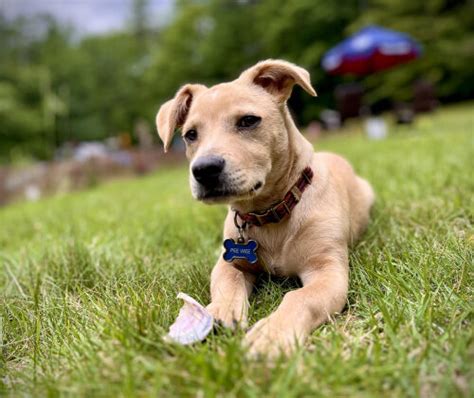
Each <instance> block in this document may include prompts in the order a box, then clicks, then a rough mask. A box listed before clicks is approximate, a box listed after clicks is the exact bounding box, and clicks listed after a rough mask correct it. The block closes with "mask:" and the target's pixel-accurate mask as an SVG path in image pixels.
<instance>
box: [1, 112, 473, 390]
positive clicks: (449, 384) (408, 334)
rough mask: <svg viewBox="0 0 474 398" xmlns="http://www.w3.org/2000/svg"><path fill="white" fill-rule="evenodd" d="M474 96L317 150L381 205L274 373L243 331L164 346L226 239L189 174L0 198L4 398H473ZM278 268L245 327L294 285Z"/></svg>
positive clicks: (215, 211)
mask: <svg viewBox="0 0 474 398" xmlns="http://www.w3.org/2000/svg"><path fill="white" fill-rule="evenodd" d="M472 105H473V104H466V105H463V106H457V107H453V108H445V109H443V110H440V111H438V112H437V113H435V114H434V115H432V116H423V117H420V118H419V119H418V120H417V122H416V124H415V125H413V126H410V127H397V128H395V127H393V128H392V134H391V136H390V138H389V139H387V140H385V141H378V142H375V141H368V140H367V139H365V138H364V137H363V135H362V134H360V133H358V132H357V131H355V132H353V133H352V134H349V133H347V132H346V133H343V134H339V135H336V136H334V137H332V138H327V139H324V140H321V141H320V142H318V143H317V144H316V147H317V148H318V149H324V150H331V151H335V152H338V153H341V154H343V155H344V156H346V157H347V158H349V159H350V160H351V162H352V163H353V164H354V166H355V168H356V170H357V171H358V172H359V174H361V175H362V176H364V177H366V178H367V179H368V180H369V181H371V183H372V184H373V186H374V188H375V190H376V192H377V203H376V207H375V209H374V213H373V221H372V223H371V225H370V228H369V230H368V232H367V233H366V235H365V237H364V239H363V241H361V242H360V244H359V245H358V246H357V247H356V248H355V249H354V250H353V251H352V254H351V258H350V260H351V284H350V294H349V300H348V304H347V307H346V310H345V311H344V313H343V314H341V315H340V316H338V317H337V318H335V319H334V321H333V322H330V323H328V324H326V325H324V326H322V327H321V328H319V329H318V330H317V331H315V332H314V333H313V335H312V336H311V339H310V341H309V342H308V347H307V348H306V350H305V351H304V352H300V353H298V354H296V355H295V356H294V357H292V358H290V359H289V360H285V361H282V362H279V363H277V364H275V365H274V366H273V367H269V366H268V364H266V363H264V362H263V363H262V362H253V361H249V360H246V359H245V358H244V357H243V352H242V350H241V348H240V345H239V343H240V341H241V338H242V333H237V334H236V335H233V334H231V333H229V332H226V331H223V330H221V331H219V333H216V334H214V335H213V336H211V337H210V338H209V339H208V340H207V341H206V342H205V343H204V344H199V345H195V346H193V347H185V348H183V347H177V346H172V345H169V344H166V343H164V342H163V341H162V340H161V337H162V336H163V334H164V333H165V332H166V331H167V329H168V327H169V325H170V324H171V323H172V322H173V320H174V318H175V317H176V315H177V313H178V310H179V308H180V306H181V303H179V302H177V300H176V299H175V297H176V294H177V293H178V292H179V291H183V292H186V293H189V294H191V295H192V296H194V297H196V298H197V299H198V300H200V301H201V302H203V303H208V301H209V292H208V291H209V275H210V270H211V268H212V266H213V265H214V262H215V260H216V257H217V255H218V253H219V251H220V246H221V223H222V221H223V217H224V214H225V209H224V208H223V207H209V206H205V205H202V204H200V203H197V202H195V201H194V200H193V199H192V198H191V195H190V193H189V188H188V183H187V169H186V167H184V166H183V167H182V168H179V169H170V170H163V171H160V172H158V173H156V174H154V175H152V176H148V177H146V178H141V179H137V180H126V181H118V182H113V183H109V184H106V185H103V186H100V187H98V188H96V189H92V190H88V191H85V192H79V193H71V194H66V195H63V196H57V197H54V198H49V199H45V200H42V201H40V202H37V203H17V204H14V205H11V206H9V207H7V208H4V209H0V226H1V228H0V267H1V268H0V270H1V271H0V396H1V395H12V396H19V395H39V396H45V395H49V396H57V395H71V394H72V395H79V396H92V395H100V396H103V395H106V396H131V395H138V396H160V397H166V396H184V397H187V396H189V397H195V396H198V397H203V396H206V397H207V396H216V395H219V396H239V397H260V396H264V395H266V396H272V397H276V396H278V397H287V396H288V397H290V396H298V397H299V396H306V397H310V396H327V397H334V396H351V397H361V396H364V397H365V396H374V397H375V396H377V397H379V396H384V397H385V396H393V397H400V396H422V397H434V396H441V397H448V396H449V397H453V396H468V395H470V394H472V393H473V380H474V371H473V363H474V345H473V324H472V320H473V289H474V281H473V274H474V273H473V248H474V232H473V225H472V224H473V220H474V218H473V217H474V216H473V214H474V211H473V210H474V200H473V198H474V178H473V170H474V163H473V162H474V160H473V159H474V112H472ZM354 129H355V130H357V128H356V127H354ZM267 279H268V278H267V277H262V283H260V284H259V287H258V289H257V290H256V292H255V294H254V295H253V298H252V301H251V312H250V314H251V319H250V321H251V323H253V322H254V321H256V320H257V319H259V318H260V317H262V316H264V315H267V314H269V313H270V311H272V309H274V308H275V307H276V306H277V305H278V303H279V301H280V300H281V298H282V296H283V294H284V293H285V291H287V290H289V289H292V288H294V287H295V284H294V283H293V282H291V281H281V280H278V281H276V280H267ZM471 396H472V395H471Z"/></svg>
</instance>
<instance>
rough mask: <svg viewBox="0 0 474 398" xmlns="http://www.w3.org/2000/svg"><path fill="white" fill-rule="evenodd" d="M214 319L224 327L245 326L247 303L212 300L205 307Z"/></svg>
mask: <svg viewBox="0 0 474 398" xmlns="http://www.w3.org/2000/svg"><path fill="white" fill-rule="evenodd" d="M206 309H207V311H209V313H210V314H211V315H212V316H213V317H214V319H215V320H216V321H218V322H219V323H221V324H222V325H224V326H225V327H228V328H231V329H235V328H236V327H241V328H246V327H247V305H246V304H245V303H244V304H239V303H236V302H232V301H218V302H212V303H211V304H209V305H208V306H207V307H206Z"/></svg>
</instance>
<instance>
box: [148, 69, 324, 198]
mask: <svg viewBox="0 0 474 398" xmlns="http://www.w3.org/2000/svg"><path fill="white" fill-rule="evenodd" d="M295 84H298V85H300V86H301V87H303V89H304V90H305V91H307V92H308V93H309V94H311V95H313V96H316V92H315V91H314V89H313V87H312V86H311V82H310V77H309V74H308V72H307V71H306V70H304V69H303V68H300V67H299V66H296V65H294V64H291V63H289V62H286V61H279V60H267V61H262V62H259V63H258V64H256V65H255V66H253V67H251V68H250V69H247V70H246V71H244V72H243V73H242V74H241V75H240V76H239V78H238V79H236V80H234V81H232V82H229V83H223V84H218V85H216V86H213V87H210V88H207V87H205V86H203V85H200V84H187V85H185V86H183V87H182V88H181V89H180V90H179V91H178V92H177V93H176V95H175V97H174V98H173V99H172V100H170V101H168V102H166V103H165V104H163V105H162V107H161V108H160V110H159V112H158V115H157V116H156V124H157V128H158V134H159V135H160V137H161V139H162V140H163V143H164V147H165V150H167V149H168V147H169V145H170V143H171V140H172V138H173V134H174V132H175V131H176V130H177V129H180V130H181V132H182V136H183V139H184V141H185V143H186V155H187V157H188V159H189V160H190V183H191V190H192V193H193V196H194V197H195V198H197V199H199V200H203V201H205V202H228V203H229V202H234V201H239V200H246V199H250V198H252V197H254V196H256V195H258V194H259V192H261V191H262V190H264V189H265V183H266V182H267V180H268V176H269V174H270V173H271V172H272V166H273V163H274V161H275V159H278V158H279V157H280V158H281V157H282V156H287V152H288V143H289V137H288V126H287V123H286V119H285V107H286V105H285V104H286V101H287V99H288V98H289V96H290V95H291V91H292V88H293V86H294V85H295Z"/></svg>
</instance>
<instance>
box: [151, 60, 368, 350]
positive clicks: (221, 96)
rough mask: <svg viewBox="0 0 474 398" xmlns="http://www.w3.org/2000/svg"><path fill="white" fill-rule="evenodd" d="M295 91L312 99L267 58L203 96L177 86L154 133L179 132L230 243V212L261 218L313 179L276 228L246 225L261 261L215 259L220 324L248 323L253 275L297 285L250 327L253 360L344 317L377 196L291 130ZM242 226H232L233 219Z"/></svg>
mask: <svg viewBox="0 0 474 398" xmlns="http://www.w3.org/2000/svg"><path fill="white" fill-rule="evenodd" d="M295 84H298V85H300V86H301V87H303V89H304V90H305V91H307V92H308V93H309V94H311V95H313V96H316V92H315V91H314V89H313V87H312V86H311V82H310V78H309V74H308V72H307V71H306V70H304V69H302V68H300V67H298V66H296V65H293V64H291V63H289V62H285V61H279V60H266V61H263V62H259V63H258V64H256V65H255V66H253V67H251V68H250V69H248V70H246V71H244V72H243V73H242V74H241V75H240V76H239V78H238V79H236V80H234V81H232V82H229V83H223V84H218V85H216V86H213V87H211V88H207V87H205V86H203V85H199V84H187V85H185V86H184V87H182V88H181V89H180V90H179V91H178V92H177V94H176V96H175V97H174V99H172V100H170V101H168V102H166V103H165V104H164V105H163V106H162V107H161V109H160V110H159V112H158V115H157V118H156V123H157V127H158V133H159V135H160V137H161V139H162V140H163V142H164V146H165V150H166V149H167V148H168V147H169V145H170V142H171V140H172V137H173V134H174V132H175V130H176V129H178V128H180V129H181V131H182V134H183V137H184V140H185V142H186V148H187V149H186V155H187V157H188V159H189V160H190V184H191V190H192V193H193V196H194V197H195V198H196V199H199V200H202V201H204V202H206V203H216V202H224V203H228V204H229V205H230V206H229V210H228V213H227V218H226V220H225V224H224V238H233V239H237V237H238V231H237V228H236V226H235V224H234V216H235V210H237V211H238V212H239V213H240V214H244V213H248V212H261V211H265V210H267V209H268V208H270V207H271V206H272V205H274V204H275V203H276V202H278V201H280V200H281V199H282V198H283V197H284V196H285V194H286V193H287V192H288V191H289V190H290V189H291V187H292V186H293V185H294V184H295V182H296V181H297V180H298V179H299V178H300V176H301V173H302V171H303V170H304V169H305V168H306V167H307V166H310V167H311V169H312V170H313V172H314V177H313V179H312V181H311V185H309V186H308V187H307V188H306V190H305V191H304V192H303V194H302V195H301V200H300V202H299V203H298V204H297V205H296V206H295V207H294V209H293V210H292V211H291V214H290V215H289V216H287V217H285V218H284V219H283V220H281V221H280V222H278V223H271V224H265V225H263V226H255V225H250V226H249V227H248V228H247V229H246V230H245V233H244V235H245V237H246V238H247V239H249V238H250V239H255V240H256V241H257V242H258V244H259V247H258V259H259V260H258V263H257V264H256V265H255V266H250V265H249V264H248V263H245V262H242V261H240V262H239V261H238V260H236V261H237V262H236V265H239V269H238V268H237V267H234V266H233V265H232V264H231V263H228V262H226V261H224V260H223V258H222V256H221V257H220V258H219V259H218V261H217V264H216V266H215V267H214V270H213V271H212V276H211V297H212V300H211V304H209V306H208V307H207V308H208V310H209V311H210V312H211V313H212V314H213V315H214V317H215V318H216V319H218V320H220V321H221V322H222V323H223V324H224V325H226V326H229V327H232V326H234V325H235V324H236V323H238V324H240V325H246V322H247V312H248V306H249V304H248V298H249V295H250V293H251V291H252V286H253V283H254V281H255V271H268V272H270V273H272V274H275V275H281V276H296V277H299V278H300V279H301V282H302V284H303V287H302V288H300V289H297V290H294V291H291V292H289V293H287V294H286V295H285V296H284V298H283V301H282V303H281V304H280V306H279V307H278V308H277V310H276V311H275V312H273V313H272V314H271V315H270V316H268V317H267V318H264V319H262V320H260V321H259V322H257V323H256V324H255V325H254V326H253V327H252V329H251V330H250V331H249V332H248V333H247V335H246V338H245V343H246V345H247V346H248V347H249V349H250V352H251V353H252V354H264V355H270V356H275V355H277V354H279V353H280V352H283V353H291V352H292V351H293V350H294V348H295V347H296V346H297V345H298V344H302V343H303V342H304V340H305V338H306V337H307V336H308V335H309V334H310V333H311V332H312V331H313V330H314V329H315V328H316V327H317V326H318V325H320V324H321V323H322V322H324V321H326V320H327V319H328V318H329V317H330V315H331V314H334V313H336V312H339V311H341V310H342V308H343V307H344V305H345V303H346V298H347V289H348V273H349V268H348V265H349V264H348V246H349V245H350V244H351V243H352V242H354V241H355V240H357V239H358V238H359V237H360V236H361V234H362V232H363V231H364V229H365V228H366V226H367V223H368V220H369V212H370V208H371V206H372V204H373V201H374V193H373V191H372V188H371V187H370V185H369V184H368V183H367V182H366V181H365V180H363V179H362V178H360V177H358V176H357V175H356V174H355V173H354V171H353V169H352V167H351V166H350V165H349V163H348V162H347V161H346V160H344V159H343V158H341V157H339V156H337V155H333V154H329V153H314V151H313V147H312V145H311V144H310V143H309V142H308V141H307V140H306V139H305V138H304V137H303V136H302V135H301V133H300V132H299V131H298V129H297V128H296V126H295V124H294V122H293V119H292V117H291V116H290V113H289V111H288V108H287V105H286V101H287V99H288V98H289V96H290V94H291V91H292V88H293V86H294V85H295ZM237 221H238V222H239V220H237Z"/></svg>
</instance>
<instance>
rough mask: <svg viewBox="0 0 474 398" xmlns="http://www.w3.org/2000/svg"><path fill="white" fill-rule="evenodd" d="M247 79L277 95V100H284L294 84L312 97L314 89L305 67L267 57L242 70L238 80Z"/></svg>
mask: <svg viewBox="0 0 474 398" xmlns="http://www.w3.org/2000/svg"><path fill="white" fill-rule="evenodd" d="M241 79H242V80H247V81H250V82H251V83H253V84H256V85H258V86H261V87H263V88H264V89H265V90H267V91H268V92H269V93H270V94H272V95H274V96H276V97H277V99H278V101H279V102H284V101H286V100H287V99H288V98H289V97H290V95H291V91H292V89H293V86H294V85H295V84H298V85H299V86H301V87H303V89H304V90H305V91H306V92H307V93H308V94H310V95H312V96H313V97H316V96H317V94H316V91H315V90H314V88H313V86H312V85H311V79H310V77H309V73H308V71H307V70H306V69H303V68H301V67H300V66H298V65H295V64H292V63H290V62H287V61H282V60H277V59H267V60H266V61H261V62H259V63H258V64H256V65H254V66H252V67H251V68H249V69H247V70H246V71H244V72H242V74H241V75H240V77H239V80H241Z"/></svg>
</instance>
